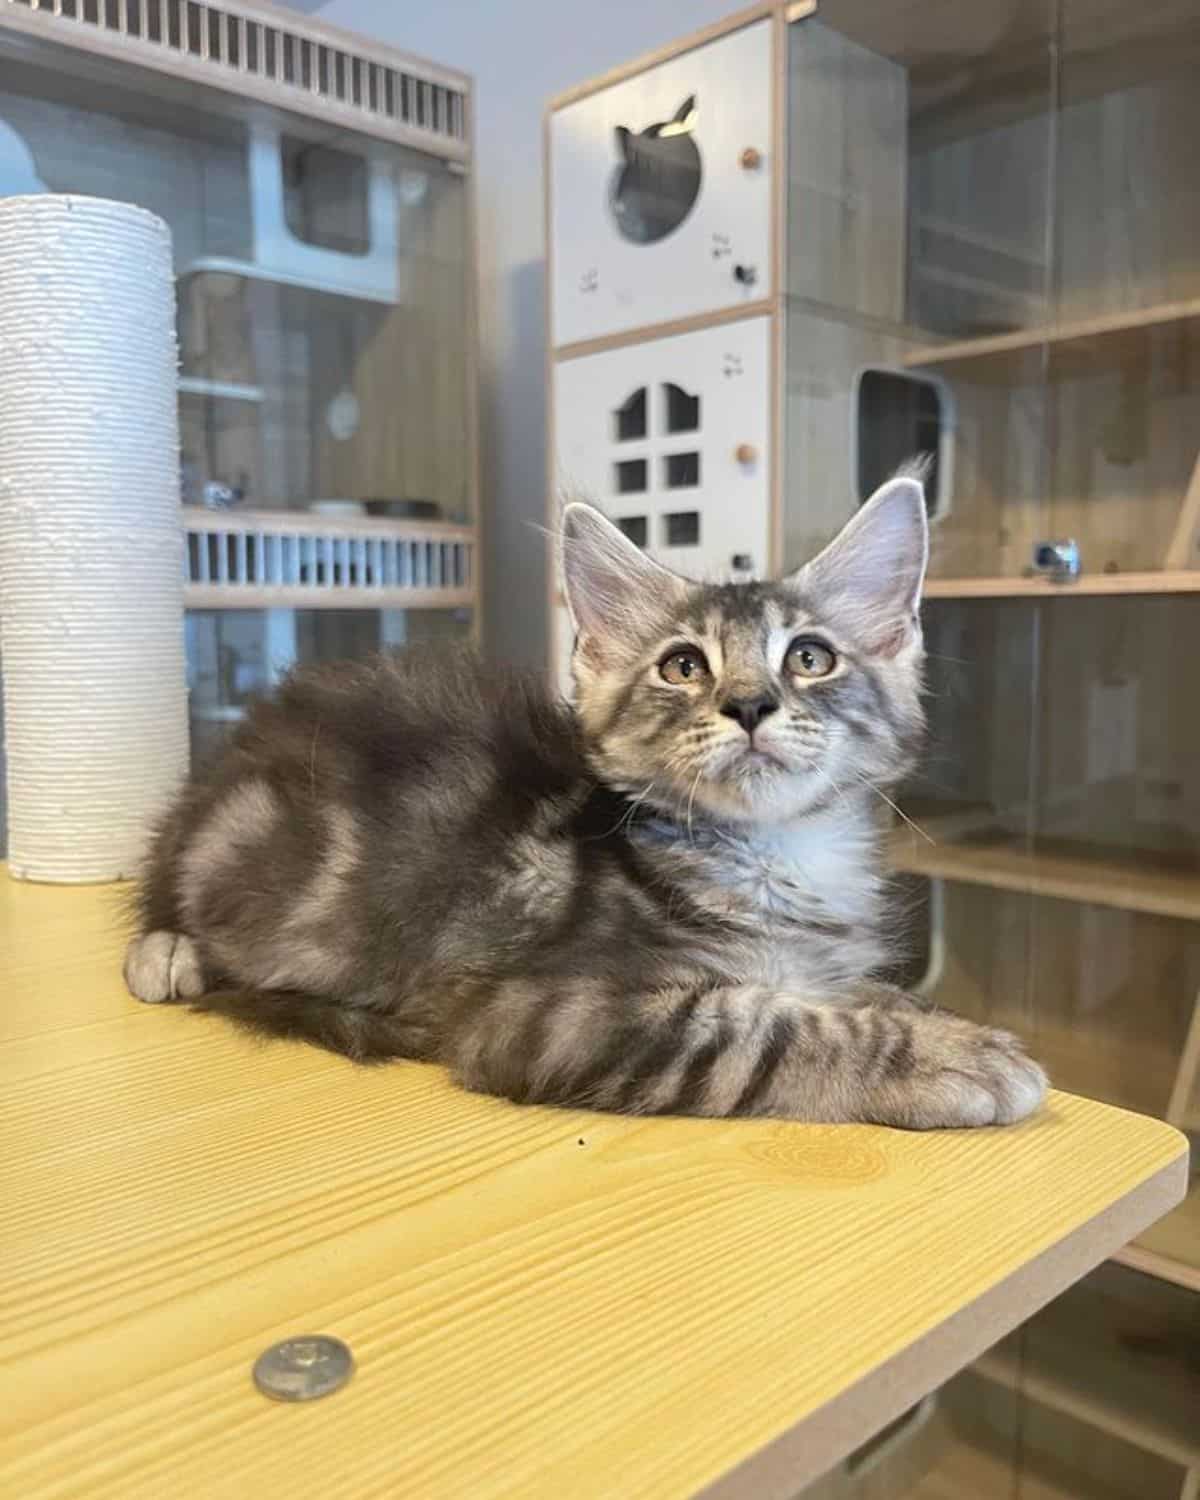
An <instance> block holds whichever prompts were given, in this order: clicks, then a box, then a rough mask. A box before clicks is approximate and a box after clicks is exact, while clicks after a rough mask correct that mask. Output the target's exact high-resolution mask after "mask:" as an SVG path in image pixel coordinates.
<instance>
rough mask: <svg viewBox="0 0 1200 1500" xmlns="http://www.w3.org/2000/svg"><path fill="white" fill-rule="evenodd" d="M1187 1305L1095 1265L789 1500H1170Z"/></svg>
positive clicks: (1195, 1383)
mask: <svg viewBox="0 0 1200 1500" xmlns="http://www.w3.org/2000/svg"><path fill="white" fill-rule="evenodd" d="M1198 1338H1200V1296H1197V1295H1196V1294H1195V1293H1193V1292H1188V1291H1185V1290H1184V1289H1182V1288H1180V1287H1176V1286H1171V1285H1169V1284H1166V1283H1163V1282H1160V1281H1156V1280H1154V1279H1153V1278H1151V1277H1147V1276H1142V1275H1139V1274H1137V1273H1136V1272H1134V1271H1129V1270H1125V1269H1123V1268H1122V1267H1119V1266H1114V1265H1107V1266H1103V1267H1101V1268H1100V1269H1099V1270H1098V1271H1095V1272H1093V1273H1092V1275H1091V1276H1089V1277H1087V1278H1086V1279H1085V1280H1084V1281H1082V1282H1081V1283H1080V1284H1079V1285H1078V1286H1075V1287H1072V1288H1071V1289H1070V1291H1068V1292H1066V1293H1065V1294H1064V1295H1063V1296H1061V1297H1059V1298H1058V1299H1057V1300H1056V1301H1054V1302H1052V1303H1051V1304H1050V1305H1049V1306H1048V1307H1047V1308H1045V1309H1044V1310H1043V1311H1042V1312H1040V1313H1038V1314H1037V1316H1036V1317H1034V1318H1032V1319H1031V1320H1030V1321H1029V1322H1028V1323H1027V1324H1026V1325H1025V1326H1024V1328H1022V1329H1020V1330H1019V1331H1018V1332H1016V1333H1014V1334H1013V1335H1011V1336H1010V1337H1009V1338H1007V1339H1005V1340H1003V1341H1002V1342H1001V1343H1000V1344H998V1345H997V1346H996V1347H995V1348H994V1349H991V1350H989V1352H988V1353H987V1354H985V1355H984V1356H983V1358H982V1359H981V1360H979V1361H978V1363H977V1364H975V1365H974V1366H973V1367H972V1368H971V1369H969V1370H967V1371H965V1372H964V1373H963V1374H962V1375H960V1376H958V1377H957V1378H956V1379H954V1380H952V1381H950V1382H949V1383H948V1384H947V1385H945V1386H943V1387H942V1389H941V1390H940V1391H937V1392H936V1393H935V1394H934V1395H933V1396H931V1397H929V1398H928V1399H927V1400H926V1401H925V1402H923V1403H922V1404H921V1406H920V1407H918V1408H915V1409H914V1410H913V1411H911V1412H909V1413H906V1415H905V1416H904V1417H902V1418H901V1419H900V1420H899V1421H897V1422H894V1423H892V1424H891V1425H890V1426H889V1427H888V1428H885V1429H884V1431H883V1432H882V1433H881V1434H880V1435H879V1436H878V1437H877V1438H875V1439H873V1440H872V1441H871V1442H870V1443H868V1444H867V1445H866V1446H865V1447H863V1448H861V1449H860V1450H859V1451H858V1452H857V1453H855V1454H853V1455H852V1456H851V1457H850V1458H849V1459H848V1460H846V1462H845V1463H843V1464H840V1465H839V1466H838V1467H837V1468H836V1469H835V1470H834V1471H832V1472H831V1473H829V1474H827V1475H825V1476H824V1477H823V1478H822V1479H820V1480H818V1481H817V1482H816V1483H815V1484H812V1485H809V1486H807V1487H806V1488H805V1489H803V1490H802V1491H800V1492H799V1495H798V1496H797V1500H1179V1497H1180V1496H1185V1497H1187V1496H1190V1494H1191V1493H1192V1491H1191V1490H1190V1489H1189V1488H1188V1486H1187V1483H1186V1476H1187V1474H1188V1472H1189V1471H1192V1472H1194V1470H1195V1465H1196V1462H1197V1460H1198V1459H1200V1443H1198V1441H1197V1434H1196V1421H1195V1414H1196V1412H1197V1411H1198V1410H1200V1368H1198V1367H1197V1364H1196V1359H1195V1350H1196V1342H1197V1339H1198Z"/></svg>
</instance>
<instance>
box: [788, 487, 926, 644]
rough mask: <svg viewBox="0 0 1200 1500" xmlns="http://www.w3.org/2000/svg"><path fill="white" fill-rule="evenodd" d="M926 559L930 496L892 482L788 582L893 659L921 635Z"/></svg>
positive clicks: (869, 501)
mask: <svg viewBox="0 0 1200 1500" xmlns="http://www.w3.org/2000/svg"><path fill="white" fill-rule="evenodd" d="M928 559H929V523H928V520H927V519H926V513H925V492H924V488H923V486H922V485H921V482H920V481H919V480H918V479H914V478H912V477H911V476H908V475H905V476H901V477H897V478H895V479H889V480H888V481H887V482H886V483H885V484H882V485H880V487H879V488H878V489H877V490H876V491H875V493H874V494H873V495H872V496H871V498H870V499H869V500H868V501H867V503H866V504H865V505H864V506H863V507H862V509H861V510H859V511H858V512H857V513H856V514H855V515H854V516H852V517H851V518H850V520H849V521H847V523H846V525H845V526H843V528H842V530H841V531H840V532H839V533H838V535H837V536H836V537H834V539H833V541H832V542H830V544H829V546H828V547H826V548H825V550H824V552H821V553H818V555H817V556H816V557H814V558H813V560H812V562H810V563H806V564H805V565H804V567H802V568H801V569H800V570H799V571H798V572H796V573H794V574H792V576H791V578H789V579H788V580H787V582H788V583H790V584H791V585H792V586H793V587H795V588H797V589H799V590H800V591H801V592H803V593H804V594H805V595H806V596H807V597H808V598H809V599H811V600H812V602H813V604H814V605H815V606H816V607H817V609H818V610H819V611H821V612H826V613H829V614H830V615H832V616H835V617H836V616H838V615H841V616H842V617H843V618H844V619H845V621H846V626H847V628H848V629H849V630H851V631H852V632H854V633H855V634H857V635H858V637H859V638H860V639H861V640H862V641H863V642H864V644H865V645H866V647H867V649H868V650H869V651H872V652H874V653H876V654H878V655H880V656H895V655H896V653H897V652H898V651H900V650H902V649H903V647H904V646H906V645H907V644H908V643H909V642H910V641H911V640H913V639H914V638H915V637H916V635H917V633H918V623H917V610H918V608H919V606H920V602H921V585H922V583H923V582H924V580H925V565H926V563H927V561H928Z"/></svg>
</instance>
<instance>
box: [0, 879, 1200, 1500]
mask: <svg viewBox="0 0 1200 1500" xmlns="http://www.w3.org/2000/svg"><path fill="white" fill-rule="evenodd" d="M118 895H119V893H118V892H116V891H114V890H113V889H112V888H90V889H61V888H58V889H56V888H51V887H44V886H31V885H20V884H17V883H15V882H11V881H9V880H8V879H7V878H6V877H3V876H0V1083H2V1085H3V1091H2V1095H0V1115H2V1122H3V1123H2V1127H0V1129H2V1136H0V1138H2V1140H3V1152H2V1154H0V1202H3V1204H4V1232H3V1237H2V1240H0V1244H2V1245H3V1250H2V1258H3V1276H2V1278H0V1299H2V1303H3V1305H2V1307H0V1344H2V1352H3V1356H4V1359H5V1364H4V1367H3V1368H4V1375H3V1400H2V1401H0V1488H2V1489H3V1492H4V1493H6V1494H14V1495H17V1494H19V1495H21V1496H22V1497H24V1500H43V1497H46V1500H48V1497H51V1496H54V1497H68V1496H79V1497H82V1496H86V1497H88V1500H104V1497H118V1496H119V1497H121V1500H134V1497H141V1496H147V1497H149V1496H155V1497H157V1496H161V1495H167V1494H169V1495H171V1496H173V1497H176V1500H179V1497H191V1496H197V1497H204V1500H209V1497H243V1496H254V1497H255V1500H274V1497H276V1496H278V1497H284V1496H287V1497H289V1500H291V1497H294V1496H296V1495H304V1496H310V1495H311V1496H321V1497H322V1500H327V1497H345V1500H366V1497H370V1496H375V1495H380V1496H383V1495H389V1496H398V1495H412V1496H417V1495H419V1496H422V1497H426V1496H456V1497H458V1496H470V1497H472V1500H474V1497H493V1496H497V1497H498V1496H522V1497H528V1496H545V1497H555V1500H558V1497H566V1496H570V1497H572V1500H576V1497H591V1496H616V1497H621V1500H632V1497H639V1496H647V1497H656V1500H657V1497H675V1496H685V1495H691V1494H694V1493H697V1492H699V1491H701V1490H704V1489H705V1488H706V1487H711V1488H710V1491H709V1492H710V1493H711V1494H712V1495H713V1496H725V1495H747V1496H754V1497H755V1500H760V1497H762V1500H766V1497H770V1496H775V1495H778V1496H786V1495H789V1494H792V1493H794V1492H795V1491H796V1490H797V1489H799V1487H800V1486H801V1484H802V1483H803V1482H804V1481H805V1480H807V1479H808V1478H810V1477H813V1476H815V1475H816V1474H819V1473H820V1472H822V1471H823V1470H824V1469H825V1468H827V1467H828V1466H829V1465H830V1464H832V1463H834V1462H836V1461H837V1460H838V1459H839V1458H840V1457H842V1456H843V1455H844V1454H845V1453H847V1452H849V1451H850V1450H851V1449H852V1448H853V1447H855V1446H856V1445H857V1444H858V1443H860V1442H862V1441H863V1440H865V1439H866V1438H867V1437H869V1436H870V1435H871V1433H872V1432H873V1431H875V1430H876V1429H877V1428H878V1427H880V1426H881V1425H882V1424H883V1423H885V1422H886V1421H888V1420H890V1419H891V1418H892V1417H894V1416H895V1415H896V1414H897V1413H898V1412H900V1411H902V1410H903V1409H904V1408H905V1407H907V1406H908V1405H911V1404H912V1403H913V1402H914V1401H916V1400H917V1399H918V1398H919V1397H920V1396H922V1395H923V1394H925V1393H926V1392H927V1391H928V1390H930V1389H932V1388H934V1387H935V1386H936V1385H938V1384H939V1383H940V1382H941V1381H943V1380H944V1379H946V1378H947V1377H948V1376H949V1375H951V1374H952V1373H953V1372H954V1371H955V1370H956V1369H958V1368H959V1367H961V1365H962V1364H964V1363H965V1362H966V1361H968V1360H969V1359H971V1358H973V1357H975V1356H976V1355H977V1354H978V1353H980V1352H982V1350H983V1349H984V1348H985V1347H987V1346H988V1345H990V1344H991V1343H992V1342H994V1341H995V1340H996V1339H997V1338H999V1337H1000V1336H1001V1335H1003V1334H1004V1333H1006V1332H1008V1331H1009V1330H1010V1329H1011V1328H1012V1327H1014V1326H1015V1325H1016V1324H1018V1323H1019V1322H1021V1321H1022V1320H1023V1319H1024V1318H1025V1317H1027V1316H1028V1315H1029V1314H1030V1313H1032V1312H1033V1311H1034V1310H1035V1309H1036V1308H1037V1307H1038V1306H1040V1305H1041V1304H1042V1303H1044V1302H1045V1301H1046V1300H1048V1299H1049V1298H1050V1297H1052V1296H1054V1295H1055V1294H1056V1293H1057V1292H1059V1291H1060V1290H1062V1289H1063V1288H1064V1287H1065V1286H1067V1285H1068V1284H1070V1283H1071V1282H1072V1281H1074V1280H1076V1279H1077V1278H1078V1277H1079V1276H1080V1275H1082V1274H1083V1273H1084V1272H1085V1271H1086V1270H1088V1269H1090V1268H1091V1267H1092V1266H1093V1265H1095V1264H1097V1263H1098V1262H1099V1261H1101V1260H1102V1259H1104V1258H1105V1257H1106V1256H1107V1255H1109V1254H1110V1253H1111V1252H1112V1251H1113V1250H1114V1249H1115V1248H1116V1247H1117V1246H1118V1245H1119V1244H1121V1243H1123V1242H1124V1241H1125V1240H1127V1239H1129V1238H1131V1237H1132V1236H1133V1235H1134V1234H1135V1233H1137V1232H1138V1231H1139V1230H1140V1229H1142V1228H1143V1227H1144V1226H1145V1224H1147V1223H1148V1222H1150V1221H1151V1220H1152V1219H1153V1218H1155V1217H1156V1216H1157V1215H1159V1214H1161V1213H1162V1212H1165V1211H1166V1209H1168V1208H1169V1207H1171V1206H1172V1205H1173V1204H1174V1203H1175V1202H1177V1201H1178V1200H1179V1198H1181V1197H1182V1195H1183V1191H1184V1186H1185V1175H1186V1147H1185V1144H1184V1141H1183V1138H1182V1137H1181V1136H1179V1135H1178V1134H1177V1133H1176V1132H1175V1131H1173V1130H1172V1129H1170V1128H1169V1127H1168V1126H1165V1125H1162V1124H1160V1123H1158V1122H1157V1121H1153V1120H1149V1119H1144V1118H1142V1117H1140V1116H1136V1115H1131V1114H1127V1113H1124V1112H1122V1111H1120V1110H1117V1109H1113V1108H1110V1107H1107V1106H1104V1105H1100V1104H1096V1103H1092V1102H1090V1101H1086V1100H1082V1099H1076V1098H1072V1097H1071V1096H1069V1095H1064V1094H1055V1095H1053V1096H1052V1098H1051V1100H1050V1103H1049V1106H1048V1107H1047V1109H1046V1110H1045V1111H1044V1113H1043V1114H1042V1115H1041V1116H1040V1117H1039V1118H1038V1119H1036V1120H1033V1121H1031V1122H1029V1123H1027V1124H1026V1125H1024V1126H1021V1127H1018V1128H1015V1129H1009V1130H1002V1131H986V1130H984V1131H970V1132H946V1133H942V1134H936V1135H914V1134H906V1133H903V1132H899V1131H891V1130H883V1129H875V1128H868V1127H811V1126H798V1125H788V1124H783V1123H770V1122H768V1123H748V1122H743V1123H725V1122H704V1121H692V1120H656V1121H640V1120H631V1119H622V1118H615V1117H607V1116H602V1115H589V1114H586V1113H581V1112H568V1111H556V1110H549V1109H532V1108H520V1107H517V1106H514V1105H511V1104H507V1103H504V1102H502V1101H499V1100H494V1099H486V1098H480V1097H475V1096H471V1095H467V1094H464V1093H462V1092H460V1091H458V1090H456V1089H454V1088H453V1087H452V1086H451V1085H450V1083H449V1082H448V1081H447V1079H446V1077H445V1075H444V1074H443V1073H442V1072H441V1071H440V1070H439V1069H437V1068H434V1067H429V1066H420V1065H416V1064H404V1063H398V1064H395V1065H392V1066H389V1067H382V1068H376V1069H372V1070H367V1069H356V1068H354V1067H352V1066H351V1065H349V1064H347V1063H344V1062H342V1061H340V1060H338V1059H336V1058H333V1057H328V1056H325V1055H324V1054H322V1053H319V1052H316V1051H313V1050H310V1049H306V1048H303V1047H293V1046H289V1045H286V1044H270V1045H266V1044H261V1043H256V1042H253V1041H250V1040H248V1039H245V1038H243V1037H241V1036H239V1035H236V1034H234V1033H232V1032H231V1031H229V1030H227V1029H225V1027H224V1026H223V1025H221V1024H220V1023H218V1022H216V1021H214V1020H211V1019H208V1018H200V1017H196V1016H192V1015H189V1014H187V1013H185V1012H183V1011H181V1010H178V1009H174V1008H171V1007H159V1008H153V1007H147V1006H139V1005H137V1004H135V1003H134V1002H133V1001H131V1000H129V999H128V998H127V996H126V995H125V993H124V990H123V987H122V984H121V980H120V975H119V962H120V951H121V946H122V939H121V934H120V931H119V927H118V908H119V900H118ZM305 1332H308V1333H314V1332H315V1333H332V1334H336V1335H337V1336H339V1337H341V1338H343V1339H345V1340H346V1341H347V1343H349V1344H350V1346H351V1348H352V1349H353V1351H354V1354H355V1357H356V1359H357V1362H358V1370H357V1374H356V1375H355V1377H354V1379H353V1381H352V1382H351V1383H350V1385H349V1386H347V1387H346V1388H345V1389H344V1390H343V1391H341V1392H339V1393H338V1394H336V1395H334V1396H331V1397H329V1398H327V1399H326V1400H323V1401H320V1402H316V1403H313V1404H311V1405H298V1406H286V1405H277V1404H274V1403H272V1402H269V1401H267V1400H265V1399H264V1398H263V1397H262V1396H260V1395H259V1394H258V1393H257V1392H256V1390H255V1389H254V1387H253V1386H252V1384H251V1382H250V1368H251V1365H252V1363H253V1361H254V1359H255V1357H256V1356H257V1355H258V1353H259V1352H260V1351H261V1350H262V1349H263V1348H264V1347H265V1346H266V1345H267V1344H269V1343H271V1342H273V1341H274V1340H276V1339H278V1338H281V1337H283V1336H285V1335H287V1334H292V1333H305Z"/></svg>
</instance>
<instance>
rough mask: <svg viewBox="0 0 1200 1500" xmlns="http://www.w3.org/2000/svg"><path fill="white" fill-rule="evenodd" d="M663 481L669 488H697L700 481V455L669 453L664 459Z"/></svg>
mask: <svg viewBox="0 0 1200 1500" xmlns="http://www.w3.org/2000/svg"><path fill="white" fill-rule="evenodd" d="M663 483H664V484H665V485H666V487H667V489H669V490H690V489H695V487H696V485H698V484H699V483H700V455H699V454H698V453H668V454H667V456H666V458H664V459H663Z"/></svg>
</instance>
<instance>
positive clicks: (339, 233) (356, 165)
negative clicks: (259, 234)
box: [282, 136, 371, 255]
mask: <svg viewBox="0 0 1200 1500" xmlns="http://www.w3.org/2000/svg"><path fill="white" fill-rule="evenodd" d="M282 149H283V194H284V198H283V202H284V213H285V215H286V217H287V227H288V228H289V229H290V230H291V231H292V233H293V234H294V235H295V236H296V238H297V239H298V240H303V241H304V243H305V244H306V245H318V246H320V247H321V248H322V249H325V250H340V251H341V252H342V253H343V254H344V255H365V254H366V253H367V252H368V251H369V250H370V248H371V240H370V234H369V232H368V229H367V163H366V161H365V159H364V158H363V157H361V156H354V155H352V154H351V153H350V152H349V151H337V150H335V149H334V148H333V147H331V146H318V145H314V144H313V143H312V142H311V141H301V140H297V139H295V138H294V137H292V136H284V138H283V146H282Z"/></svg>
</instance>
